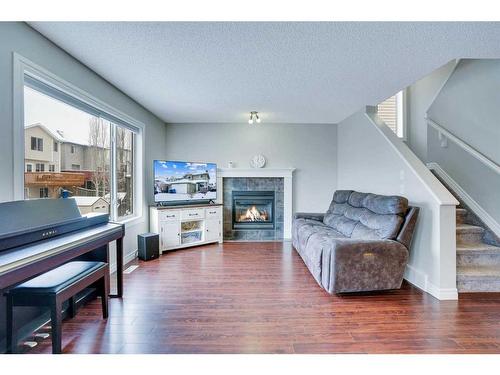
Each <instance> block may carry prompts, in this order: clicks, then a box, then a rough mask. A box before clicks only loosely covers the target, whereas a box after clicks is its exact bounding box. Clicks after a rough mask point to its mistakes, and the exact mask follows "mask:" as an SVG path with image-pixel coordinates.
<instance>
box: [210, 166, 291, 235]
mask: <svg viewBox="0 0 500 375" xmlns="http://www.w3.org/2000/svg"><path fill="white" fill-rule="evenodd" d="M294 171H295V168H218V169H217V180H218V181H217V185H218V186H221V187H222V186H223V183H222V180H223V179H224V178H226V177H263V178H266V177H275V178H276V177H278V178H280V177H282V178H283V182H284V184H283V198H284V202H283V203H284V208H283V219H284V220H283V237H284V239H285V240H289V239H291V238H292V215H293V197H292V192H293V185H292V184H293V172H294ZM217 201H218V202H219V203H222V189H218V191H217Z"/></svg>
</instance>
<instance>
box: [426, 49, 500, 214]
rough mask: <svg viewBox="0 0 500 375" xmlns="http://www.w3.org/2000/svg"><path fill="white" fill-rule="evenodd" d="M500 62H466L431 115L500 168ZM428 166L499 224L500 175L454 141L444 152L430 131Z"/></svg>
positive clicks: (437, 100) (445, 89)
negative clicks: (433, 165) (439, 170)
mask: <svg viewBox="0 0 500 375" xmlns="http://www.w3.org/2000/svg"><path fill="white" fill-rule="evenodd" d="M499 87H500V60H493V59H484V60H477V59H465V60H461V61H460V62H459V64H458V65H457V67H456V69H455V71H454V72H453V74H452V75H451V77H450V78H449V79H448V81H447V82H446V85H445V86H444V87H443V89H442V90H441V92H440V93H439V95H438V96H437V97H436V100H435V101H434V102H433V103H432V105H431V107H430V108H429V111H428V116H429V117H430V118H431V119H432V120H434V121H436V122H437V123H438V124H439V125H441V126H442V127H444V128H445V129H446V130H448V131H449V132H450V133H452V134H453V135H455V136H456V137H458V138H460V139H461V140H462V141H464V142H465V143H467V144H469V145H470V146H472V147H473V148H474V149H476V150H477V151H479V152H480V153H482V154H483V155H485V156H486V157H488V158H489V159H491V160H493V161H494V162H495V163H497V164H500V120H499V108H500V105H499V103H500V90H499ZM427 141H428V161H429V162H435V163H437V164H439V166H440V167H441V168H442V169H443V170H444V171H445V172H446V173H447V174H448V175H449V176H450V177H451V178H452V179H453V180H455V182H457V183H458V184H459V185H460V187H461V188H462V189H463V190H464V191H465V192H466V193H467V194H468V195H470V196H471V197H472V199H474V200H475V201H476V202H477V203H478V204H479V205H480V206H481V207H482V208H483V209H484V210H485V211H486V212H487V213H488V214H489V215H490V216H491V217H492V218H493V219H494V220H495V221H496V222H497V223H500V194H499V191H500V175H499V174H498V173H495V172H494V171H493V170H492V169H490V168H488V167H487V166H486V165H484V164H483V163H481V162H479V161H478V160H477V159H475V158H474V157H472V156H471V155H470V154H469V153H468V152H466V151H465V150H464V149H462V148H461V147H459V146H458V145H456V144H455V143H454V142H452V141H448V146H447V147H441V146H440V142H439V141H438V133H437V131H436V130H434V129H433V128H431V127H429V130H428V132H427Z"/></svg>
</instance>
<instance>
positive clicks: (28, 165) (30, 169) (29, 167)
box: [26, 164, 33, 172]
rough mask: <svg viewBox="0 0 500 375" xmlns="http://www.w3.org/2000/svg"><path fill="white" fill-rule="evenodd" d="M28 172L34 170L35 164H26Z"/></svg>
mask: <svg viewBox="0 0 500 375" xmlns="http://www.w3.org/2000/svg"><path fill="white" fill-rule="evenodd" d="M26 172H33V164H26Z"/></svg>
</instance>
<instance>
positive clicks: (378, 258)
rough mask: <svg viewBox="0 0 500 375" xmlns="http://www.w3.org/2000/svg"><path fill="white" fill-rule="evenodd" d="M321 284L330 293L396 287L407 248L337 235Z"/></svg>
mask: <svg viewBox="0 0 500 375" xmlns="http://www.w3.org/2000/svg"><path fill="white" fill-rule="evenodd" d="M331 250H332V252H331V253H330V272H329V274H328V275H324V276H326V277H327V278H328V280H326V279H323V285H325V284H326V285H327V286H328V289H327V290H328V291H329V292H330V293H332V292H336V293H345V292H353V291H366V290H383V289H395V288H399V287H400V285H401V281H402V279H403V273H404V270H405V267H406V264H407V262H408V257H409V252H408V250H407V248H406V247H405V246H404V245H403V244H401V243H399V242H398V241H393V240H360V239H350V238H338V239H336V240H335V244H334V246H333V248H332V249H331Z"/></svg>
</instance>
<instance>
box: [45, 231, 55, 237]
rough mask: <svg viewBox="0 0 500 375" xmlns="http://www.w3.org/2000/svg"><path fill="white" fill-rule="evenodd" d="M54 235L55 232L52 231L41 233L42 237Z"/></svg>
mask: <svg viewBox="0 0 500 375" xmlns="http://www.w3.org/2000/svg"><path fill="white" fill-rule="evenodd" d="M54 234H57V230H55V229H52V230H49V231H47V232H43V233H42V237H49V236H53V235H54Z"/></svg>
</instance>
